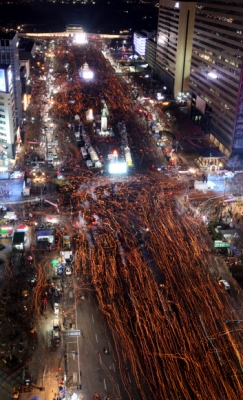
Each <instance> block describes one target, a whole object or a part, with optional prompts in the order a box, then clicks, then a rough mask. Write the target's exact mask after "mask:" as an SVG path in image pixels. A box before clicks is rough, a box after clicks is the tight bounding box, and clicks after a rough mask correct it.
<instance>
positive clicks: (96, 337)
mask: <svg viewBox="0 0 243 400" xmlns="http://www.w3.org/2000/svg"><path fill="white" fill-rule="evenodd" d="M95 340H96V342H97V343H98V336H97V334H96V333H95Z"/></svg>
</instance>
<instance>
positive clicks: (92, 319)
mask: <svg viewBox="0 0 243 400" xmlns="http://www.w3.org/2000/svg"><path fill="white" fill-rule="evenodd" d="M91 317H92V321H93V322H94V316H93V314H91Z"/></svg>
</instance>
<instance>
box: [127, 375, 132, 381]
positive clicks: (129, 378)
mask: <svg viewBox="0 0 243 400" xmlns="http://www.w3.org/2000/svg"><path fill="white" fill-rule="evenodd" d="M127 376H128V379H129V382H130V383H132V381H131V378H130V375H129V373H127Z"/></svg>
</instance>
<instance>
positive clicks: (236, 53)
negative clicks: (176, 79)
mask: <svg viewBox="0 0 243 400" xmlns="http://www.w3.org/2000/svg"><path fill="white" fill-rule="evenodd" d="M242 59H243V1H235V2H229V1H222V0H221V1H212V0H211V1H210V2H209V1H203V2H197V3H196V15H195V26H194V36H193V47H192V61H191V73H190V83H189V91H190V96H191V97H190V112H191V118H192V119H194V120H195V121H197V122H199V123H200V124H201V126H202V128H203V131H204V132H205V133H208V134H209V135H210V138H211V140H212V141H213V142H214V143H215V144H216V145H217V146H218V147H219V149H220V151H222V152H223V153H224V154H226V155H229V154H230V153H231V152H232V151H233V150H238V151H243V83H242V77H243V65H242Z"/></svg>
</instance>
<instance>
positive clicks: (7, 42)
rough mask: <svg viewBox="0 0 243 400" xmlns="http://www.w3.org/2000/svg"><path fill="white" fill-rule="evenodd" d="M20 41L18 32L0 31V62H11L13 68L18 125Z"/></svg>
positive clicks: (19, 105) (17, 120)
mask: <svg viewBox="0 0 243 400" xmlns="http://www.w3.org/2000/svg"><path fill="white" fill-rule="evenodd" d="M18 43H19V40H18V36H17V34H16V32H14V31H11V32H7V33H2V32H0V63H1V64H10V65H11V70H12V77H13V92H14V104H15V117H16V126H19V124H20V122H21V119H22V104H21V84H20V72H19V51H18Z"/></svg>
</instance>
